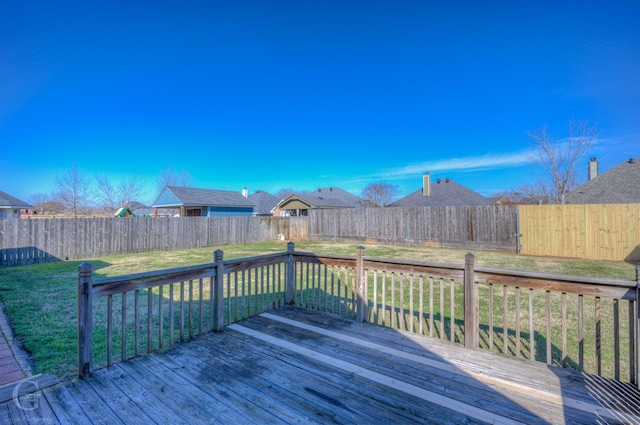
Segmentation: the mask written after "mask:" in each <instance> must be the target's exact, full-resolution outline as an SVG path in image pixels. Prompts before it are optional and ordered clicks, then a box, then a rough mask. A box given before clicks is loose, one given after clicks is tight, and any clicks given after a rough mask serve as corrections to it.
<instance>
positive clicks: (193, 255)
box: [0, 241, 635, 378]
mask: <svg viewBox="0 0 640 425" xmlns="http://www.w3.org/2000/svg"><path fill="white" fill-rule="evenodd" d="M358 246H359V244H356V243H332V242H299V243H296V250H300V251H312V252H318V253H335V254H355V253H356V249H357V247H358ZM365 247H366V251H365V255H367V256H377V257H390V258H406V259H416V260H424V261H436V262H444V263H457V264H461V263H463V262H464V255H465V254H467V252H468V250H459V249H441V248H426V247H405V246H390V245H365ZM218 248H219V249H222V250H223V251H224V253H225V258H239V257H248V256H254V255H260V254H266V253H272V252H281V251H285V250H286V244H285V243H282V242H275V241H274V242H263V243H255V244H246V245H227V246H221V247H212V248H203V249H192V250H180V251H163V252H152V253H143V254H135V255H123V256H110V257H102V258H99V259H91V260H86V261H88V262H90V263H91V264H92V265H93V270H94V273H95V275H96V277H108V276H117V275H122V274H129V273H137V272H143V271H148V270H155V269H162V268H171V267H179V266H184V265H193V264H200V263H207V262H211V261H213V251H214V250H215V249H218ZM474 254H476V264H477V265H479V266H489V267H501V268H513V269H520V270H530V271H545V272H552V273H560V274H576V275H586V276H601V277H610V278H621V279H635V269H634V266H633V265H630V264H626V263H622V262H606V261H590V260H589V261H586V260H585V261H583V260H570V259H555V258H553V259H550V258H535V257H524V256H517V255H515V254H510V253H503V252H490V251H478V252H474ZM82 262H83V261H67V262H57V263H50V264H42V265H34V266H24V267H14V268H3V269H0V299H1V300H2V302H3V303H4V307H5V310H6V312H7V314H8V316H9V320H10V322H11V324H12V326H13V328H14V330H15V332H16V334H17V336H18V338H19V339H20V340H21V341H22V342H23V344H24V346H25V348H26V349H27V350H28V351H29V352H30V353H31V356H32V358H33V360H34V363H35V368H36V370H35V371H36V373H53V374H56V375H58V376H60V377H62V378H64V377H70V376H73V375H75V373H76V364H77V352H76V349H77V348H76V345H77V342H76V337H77V336H76V335H77V318H76V317H77V306H76V297H77V292H76V291H77V289H76V285H77V269H78V265H79V264H80V263H82ZM459 318H461V317H459Z"/></svg>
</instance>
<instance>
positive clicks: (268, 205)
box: [247, 190, 280, 216]
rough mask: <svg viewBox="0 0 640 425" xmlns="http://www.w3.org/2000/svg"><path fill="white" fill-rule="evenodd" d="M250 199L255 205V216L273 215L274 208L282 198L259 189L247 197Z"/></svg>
mask: <svg viewBox="0 0 640 425" xmlns="http://www.w3.org/2000/svg"><path fill="white" fill-rule="evenodd" d="M247 199H248V200H249V201H251V202H252V203H253V205H255V207H254V208H253V215H255V216H272V215H273V210H274V208H275V207H276V205H278V202H280V200H279V199H278V198H276V197H275V196H273V195H272V194H270V193H267V192H265V191H264V190H258V191H256V193H254V194H253V195H249V196H248V197H247Z"/></svg>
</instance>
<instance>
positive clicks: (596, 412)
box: [0, 308, 640, 424]
mask: <svg viewBox="0 0 640 425" xmlns="http://www.w3.org/2000/svg"><path fill="white" fill-rule="evenodd" d="M17 401H18V402H16V400H10V401H7V402H5V403H2V404H0V423H16V424H18V423H20V424H22V423H24V424H42V423H63V424H67V423H82V424H85V423H104V424H119V423H124V424H129V423H131V424H133V423H135V424H140V423H158V424H160V423H162V424H164V423H172V424H173V423H177V424H180V423H185V424H186V423H189V424H197V423H239V424H265V423H267V424H290V423H304V424H313V423H317V424H325V423H336V424H353V423H380V424H383V423H384V424H388V423H437V424H442V423H445V424H457V423H486V422H494V421H495V422H496V423H527V424H535V423H545V424H546V423H558V424H562V423H571V424H574V423H575V424H581V423H584V424H590V423H598V422H600V423H639V424H640V391H638V389H637V388H635V387H633V386H631V385H628V384H621V383H620V382H616V381H611V380H607V379H602V378H598V377H593V376H589V375H584V374H580V373H577V372H574V371H570V370H565V369H559V368H554V367H548V366H547V365H545V364H540V363H535V362H531V361H527V360H522V359H514V358H511V357H506V356H502V355H499V354H496V353H491V352H488V351H482V350H468V349H464V348H461V347H460V346H459V345H454V344H451V343H449V342H446V341H441V340H437V339H430V338H424V337H417V336H413V335H409V334H407V333H403V332H398V331H395V330H392V329H389V328H381V327H377V326H373V325H369V324H364V323H357V322H353V321H350V320H346V319H344V318H341V317H338V316H334V315H329V314H324V313H318V312H316V311H311V310H305V309H300V308H285V309H281V310H277V311H275V312H271V313H266V314H262V315H260V316H256V317H253V318H251V319H247V320H245V321H243V322H240V323H238V324H236V325H232V326H229V327H227V328H226V330H225V331H224V332H222V333H209V334H205V335H202V336H199V337H197V338H195V339H194V340H192V341H189V342H186V343H181V344H178V345H176V346H174V347H173V348H171V349H170V350H167V351H165V352H159V353H155V354H152V355H147V356H142V357H138V358H135V359H133V360H130V361H128V362H125V363H119V364H116V365H114V366H112V367H109V368H105V369H101V370H98V371H96V372H95V373H94V375H93V376H92V377H89V378H87V379H86V380H72V381H68V382H62V383H59V384H55V385H52V386H49V387H47V388H44V389H42V388H39V389H38V391H35V392H33V393H31V394H24V395H22V396H20V397H19V399H18V400H17Z"/></svg>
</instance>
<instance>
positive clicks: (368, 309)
mask: <svg viewBox="0 0 640 425" xmlns="http://www.w3.org/2000/svg"><path fill="white" fill-rule="evenodd" d="M364 253H365V249H364V248H362V247H361V248H359V249H358V252H357V254H356V255H355V256H349V255H326V254H314V253H305V252H299V251H294V245H293V243H289V245H288V249H287V251H286V252H283V253H278V254H268V255H263V256H258V257H251V258H243V259H234V260H223V253H222V251H219V250H218V251H216V252H215V258H214V262H213V263H209V264H204V265H199V266H190V267H183V268H178V269H171V270H162V271H154V272H148V273H141V274H136V275H127V276H119V277H113V278H105V279H96V280H93V278H92V273H91V267H90V265H88V264H82V265H81V266H80V267H79V277H78V312H79V314H78V335H79V356H78V362H79V364H78V367H79V376H80V377H82V376H84V375H86V374H87V373H90V372H91V370H92V369H93V367H94V366H93V361H94V354H93V352H94V350H95V351H96V352H99V353H101V354H97V355H96V359H97V361H98V363H99V364H100V365H110V364H112V363H113V362H114V361H124V360H126V359H128V358H131V357H134V356H137V355H140V354H143V353H148V352H151V351H153V350H156V349H164V348H167V347H169V346H171V345H173V344H174V343H175V342H177V341H182V340H185V339H189V338H192V337H194V336H196V335H198V334H200V333H203V332H207V331H210V330H213V331H220V330H222V329H223V328H224V326H225V325H227V324H230V323H233V322H236V321H238V320H242V319H244V318H246V317H250V316H252V315H255V314H259V313H261V312H264V311H267V310H270V309H273V308H278V307H280V306H282V305H284V304H295V305H297V306H302V307H306V308H310V309H315V310H321V311H326V312H330V313H334V314H339V315H342V316H344V317H348V318H353V319H355V320H358V321H363V322H371V323H374V324H378V325H383V326H389V327H393V328H396V329H400V330H403V331H408V332H412V333H416V334H420V335H426V336H431V337H436V338H440V339H443V340H448V341H451V342H453V343H458V344H462V345H464V346H466V347H470V348H482V349H489V350H493V351H497V352H501V353H504V354H507V355H512V356H517V357H522V358H525V359H530V360H536V361H542V362H546V363H548V364H553V365H559V366H563V367H571V368H574V369H578V370H583V371H585V372H588V373H592V374H598V375H602V376H608V377H611V378H614V379H618V380H621V381H626V382H631V383H634V384H636V385H637V384H638V382H639V376H638V370H639V365H638V350H639V346H638V332H639V328H640V309H639V308H638V291H639V290H638V288H639V287H640V285H639V283H638V280H636V281H630V280H620V279H604V278H593V277H579V276H565V275H554V274H548V273H533V272H523V271H514V270H506V269H493V268H486V267H476V266H475V263H474V256H473V255H472V254H468V255H467V256H466V257H465V262H464V264H441V263H432V262H422V261H413V260H399V259H387V258H374V257H366V256H365V255H364ZM114 305H120V307H119V308H114ZM118 352H119V354H117V355H116V353H118Z"/></svg>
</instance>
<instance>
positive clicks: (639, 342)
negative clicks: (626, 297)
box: [631, 265, 640, 388]
mask: <svg viewBox="0 0 640 425" xmlns="http://www.w3.org/2000/svg"><path fill="white" fill-rule="evenodd" d="M635 322H636V323H635V327H636V341H635V344H636V358H635V359H633V360H632V362H633V364H632V365H631V379H632V382H631V383H632V384H636V387H638V388H640V265H638V266H636V320H635ZM634 372H635V373H634ZM633 380H635V382H633Z"/></svg>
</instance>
